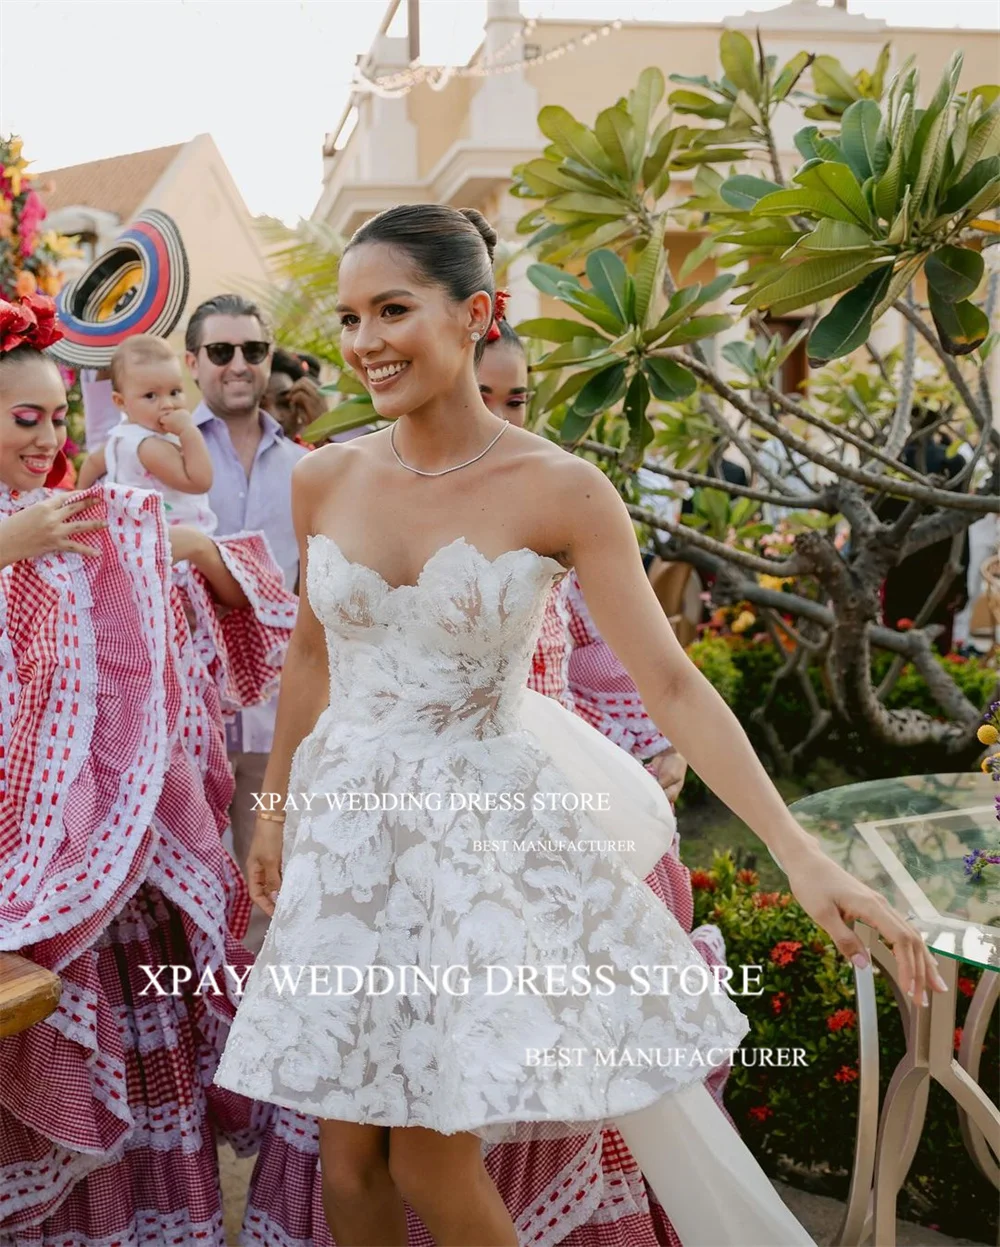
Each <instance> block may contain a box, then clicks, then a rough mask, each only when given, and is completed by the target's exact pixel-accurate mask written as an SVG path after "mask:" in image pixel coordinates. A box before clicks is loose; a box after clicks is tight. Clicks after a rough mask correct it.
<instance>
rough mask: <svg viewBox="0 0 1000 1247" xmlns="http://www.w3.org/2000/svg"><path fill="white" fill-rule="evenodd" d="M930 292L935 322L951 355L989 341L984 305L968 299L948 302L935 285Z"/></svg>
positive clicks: (968, 350) (965, 351) (940, 336)
mask: <svg viewBox="0 0 1000 1247" xmlns="http://www.w3.org/2000/svg"><path fill="white" fill-rule="evenodd" d="M928 294H929V296H930V299H929V302H930V305H931V315H932V316H933V317H934V326H935V328H936V329H937V331H938V337H939V338H940V339H941V345H942V346H943V347H944V349H945V350H946V351H947V352H948V354H949V355H968V354H969V353H970V352H971V351H974V350H975V349H976V347H978V346H981V345H982V343H983V342H985V341H986V338H987V335H988V334H989V332H990V322H989V321H988V320H987V318H986V313H985V312H984V311H983V310H982V309H981V308H978V307H976V305H975V304H974V303H970V302H969V301H968V300H965V301H964V302H962V303H946V302H945V300H944V299H942V298H941V297H940V296H939V295H938V294H937V292H936V291H935V289H934V287H933V286H931V287H930V289H929V291H928Z"/></svg>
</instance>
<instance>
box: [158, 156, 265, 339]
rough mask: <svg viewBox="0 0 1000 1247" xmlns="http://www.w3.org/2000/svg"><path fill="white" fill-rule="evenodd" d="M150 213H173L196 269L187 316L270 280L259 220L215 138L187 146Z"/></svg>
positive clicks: (161, 185)
mask: <svg viewBox="0 0 1000 1247" xmlns="http://www.w3.org/2000/svg"><path fill="white" fill-rule="evenodd" d="M145 208H159V209H160V211H162V212H166V213H168V214H169V215H170V216H172V217H173V218H174V220H175V221H176V222H177V225H178V228H179V229H180V231H181V237H182V238H183V239H184V246H185V248H186V250H187V253H188V263H189V265H190V269H191V289H190V293H189V295H188V303H187V309H186V314H187V313H190V312H191V311H192V310H193V309H194V308H195V307H197V306H198V304H199V303H201V302H202V301H203V300H204V299H207V298H210V297H211V296H212V295H215V294H221V293H223V292H224V291H230V290H233V291H240V290H245V289H246V288H247V287H248V286H250V285H254V284H256V283H258V282H266V281H268V280H269V273H268V269H267V263H266V261H265V259H264V255H263V252H262V250H261V246H260V243H259V242H258V240H257V237H256V234H255V232H254V227H253V218H252V217H251V215H250V213H249V211H248V209H247V207H246V204H245V203H244V202H243V198H242V196H241V195H240V193H239V191H238V189H237V187H236V184H235V182H234V181H233V179H232V176H231V175H230V173H229V170H228V169H227V168H226V165H225V162H224V161H223V159H222V156H221V154H220V152H219V149H218V148H217V147H216V145H215V143H214V141H213V140H212V138H211V136H210V135H208V134H200V135H198V136H197V137H196V138H194V139H192V140H191V142H190V143H187V144H185V146H184V148H183V150H182V151H181V152H180V154H179V155H178V157H177V159H176V160H175V161H174V162H173V163H172V164H171V165H170V167H169V168H168V169H167V170H166V172H165V173H164V174H163V176H162V177H161V178H160V180H159V181H158V182H157V184H156V185H155V186H154V187H153V189H152V190H151V191H150V193H149V195H148V196H147V198H146V200H145V202H144V203H143V204H142V205H141V207H140V211H142V210H143V209H145Z"/></svg>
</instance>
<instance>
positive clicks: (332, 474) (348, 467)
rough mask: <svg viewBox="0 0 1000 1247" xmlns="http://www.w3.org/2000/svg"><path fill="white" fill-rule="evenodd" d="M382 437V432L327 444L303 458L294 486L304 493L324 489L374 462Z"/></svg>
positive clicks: (299, 462)
mask: <svg viewBox="0 0 1000 1247" xmlns="http://www.w3.org/2000/svg"><path fill="white" fill-rule="evenodd" d="M384 435H385V432H384V431H379V432H377V433H367V434H365V435H364V436H363V437H356V438H353V439H352V440H351V441H349V442H330V443H329V444H328V445H326V446H320V447H319V449H317V450H314V451H312V452H311V453H310V454H308V455H303V456H302V458H301V459H300V460H299V461H298V463H297V464H296V465H295V468H294V471H293V477H294V479H295V483H296V485H298V486H299V487H300V488H302V489H305V490H317V491H319V490H326V489H328V488H329V486H330V485H331V484H333V483H334V482H336V481H337V480H338V479H340V477H341V476H342V475H343V474H344V473H345V472H352V471H356V470H357V469H358V468H359V467H360V466H362V465H364V464H367V463H368V462H372V461H374V459H375V458H376V456H377V454H378V451H379V448H380V444H381V442H382V440H383V437H384Z"/></svg>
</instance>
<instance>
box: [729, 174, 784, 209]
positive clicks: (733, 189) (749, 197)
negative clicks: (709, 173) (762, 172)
mask: <svg viewBox="0 0 1000 1247" xmlns="http://www.w3.org/2000/svg"><path fill="white" fill-rule="evenodd" d="M780 190H781V187H780V186H779V185H778V184H777V182H769V181H768V180H767V178H758V177H754V176H753V175H752V174H749V173H738V174H737V175H736V176H735V177H731V178H727V179H726V181H725V182H723V183H722V185H721V186H720V187H719V194H720V195H721V196H722V198H723V199H724V200H725V201H726V203H727V204H729V205H730V206H731V207H733V208H752V207H753V206H754V204H756V203H757V202H758V201H759V200H761V199H763V198H764V196H765V195H772V194H774V192H775V191H780Z"/></svg>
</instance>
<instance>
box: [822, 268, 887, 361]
mask: <svg viewBox="0 0 1000 1247" xmlns="http://www.w3.org/2000/svg"><path fill="white" fill-rule="evenodd" d="M891 278H892V266H891V265H889V264H886V265H883V266H882V268H881V269H876V271H875V272H874V273H869V274H868V276H867V277H866V278H865V279H864V280H863V281H862V282H861V283H860V285H858V286H855V287H854V289H853V290H849V291H848V292H847V294H845V295H842V296H841V298H839V299H838V300H837V302H836V303H835V304H834V306H833V308H832V310H831V311H829V312H828V313H827V314H826V316H824V317H823V319H822V320H821V321H820V322H819V324H817V326H816V327H815V329H813V331H812V333H811V334H810V335H809V346H808V348H807V349H808V353H809V362H810V363H812V364H820V363H827V362H828V361H829V360H831V359H840V358H841V357H842V356H844V355H850V353H851V352H852V351H856V350H857V348H858V347H859V346H864V344H865V343H866V342H867V341H868V335H869V334H870V333H871V328H872V315H873V313H874V311H875V308H876V307H877V306H878V304H879V302H880V301H881V299H882V296H883V295H884V294H885V292H886V290H887V289H888V286H889V282H890V280H891Z"/></svg>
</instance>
